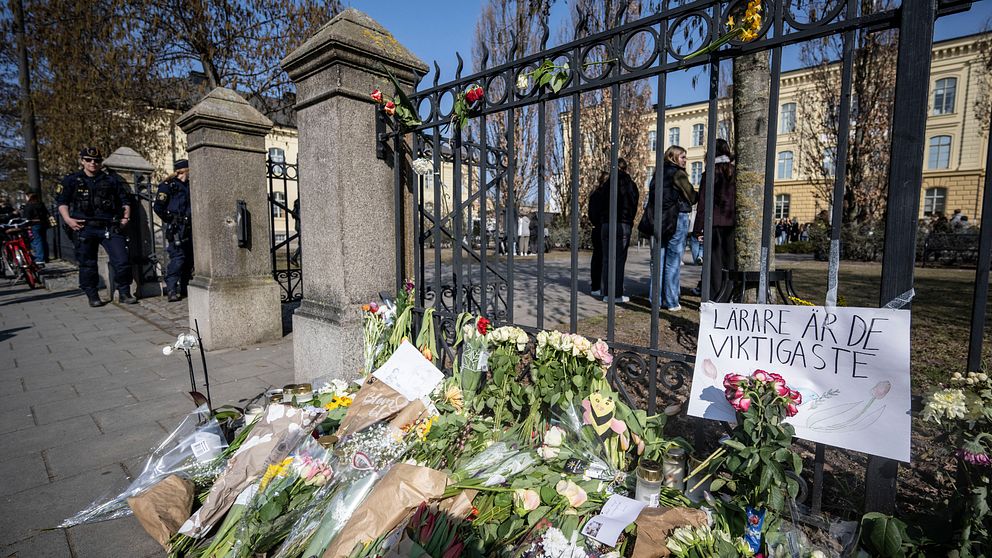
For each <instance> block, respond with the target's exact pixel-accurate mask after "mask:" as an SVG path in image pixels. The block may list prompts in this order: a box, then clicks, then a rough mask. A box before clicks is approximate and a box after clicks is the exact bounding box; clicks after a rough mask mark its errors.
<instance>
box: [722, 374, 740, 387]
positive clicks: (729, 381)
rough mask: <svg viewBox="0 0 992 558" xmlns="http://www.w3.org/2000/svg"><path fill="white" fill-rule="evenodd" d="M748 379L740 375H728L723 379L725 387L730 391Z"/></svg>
mask: <svg viewBox="0 0 992 558" xmlns="http://www.w3.org/2000/svg"><path fill="white" fill-rule="evenodd" d="M745 379H746V378H745V377H744V376H741V375H740V374H727V375H726V376H724V377H723V387H725V388H727V389H730V388H731V387H734V388H736V387H737V386H738V385H739V384H740V383H741V382H743V381H744V380H745Z"/></svg>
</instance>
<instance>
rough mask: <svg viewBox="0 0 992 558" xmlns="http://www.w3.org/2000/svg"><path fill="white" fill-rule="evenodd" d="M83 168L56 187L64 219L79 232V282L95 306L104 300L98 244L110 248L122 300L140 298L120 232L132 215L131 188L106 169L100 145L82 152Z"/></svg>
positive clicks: (118, 292)
mask: <svg viewBox="0 0 992 558" xmlns="http://www.w3.org/2000/svg"><path fill="white" fill-rule="evenodd" d="M79 162H80V166H82V170H80V171H78V172H74V173H72V174H70V175H68V176H66V177H65V178H63V179H62V182H61V183H60V184H59V185H58V186H57V187H56V189H55V203H56V204H57V205H58V209H59V214H60V215H61V216H62V221H63V222H64V223H65V224H66V226H68V227H69V228H70V229H72V230H73V231H75V233H76V260H77V261H78V262H79V288H80V289H82V291H83V292H84V293H86V296H87V298H89V301H90V306H92V307H97V306H102V305H103V304H104V303H103V301H102V300H101V299H100V295H99V293H98V291H97V287H98V284H99V281H100V277H99V275H98V273H97V263H96V257H97V250H98V249H99V247H100V246H103V249H104V250H106V251H107V256H108V257H109V258H110V265H111V267H112V268H113V272H114V284H115V285H116V286H117V295H118V300H119V301H120V302H122V303H124V304H136V303H137V302H138V299H137V298H135V297H134V296H132V295H131V264H130V259H129V258H128V251H127V237H125V236H124V234H123V233H122V232H121V231H122V229H123V228H124V227H126V226H127V224H128V222H129V221H130V217H131V206H130V200H129V198H128V189H127V186H126V185H125V184H124V181H123V180H122V179H121V178H120V177H119V176H117V175H116V174H111V173H108V172H107V171H105V170H103V155H102V154H101V153H100V150H99V149H97V148H95V147H84V148H83V149H82V150H81V151H80V152H79Z"/></svg>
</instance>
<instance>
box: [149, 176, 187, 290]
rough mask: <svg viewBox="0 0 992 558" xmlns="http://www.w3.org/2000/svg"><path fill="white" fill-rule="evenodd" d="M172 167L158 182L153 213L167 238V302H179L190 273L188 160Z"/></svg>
mask: <svg viewBox="0 0 992 558" xmlns="http://www.w3.org/2000/svg"><path fill="white" fill-rule="evenodd" d="M172 168H173V170H174V171H175V172H174V173H173V175H172V176H170V177H169V178H167V179H166V180H165V182H163V183H161V184H159V185H158V197H156V198H155V205H154V210H155V214H156V215H158V216H159V218H160V219H162V222H163V223H165V238H166V240H168V242H169V246H168V248H166V250H167V251H168V252H169V267H168V269H167V270H166V274H165V290H166V294H168V295H169V302H179V299H180V296H186V286H187V285H188V284H189V279H190V277H191V276H192V275H193V234H192V232H193V230H192V226H191V221H190V219H191V216H192V211H191V209H190V200H189V161H187V160H186V159H182V160H180V161H176V162H175V164H174V165H173V167H172Z"/></svg>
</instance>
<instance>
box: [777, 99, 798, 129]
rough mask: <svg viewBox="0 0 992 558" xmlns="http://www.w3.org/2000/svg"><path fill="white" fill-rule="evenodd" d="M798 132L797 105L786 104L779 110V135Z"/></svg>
mask: <svg viewBox="0 0 992 558" xmlns="http://www.w3.org/2000/svg"><path fill="white" fill-rule="evenodd" d="M795 131H796V103H785V104H783V105H782V106H781V108H780V109H779V117H778V133H780V134H791V133H793V132H795Z"/></svg>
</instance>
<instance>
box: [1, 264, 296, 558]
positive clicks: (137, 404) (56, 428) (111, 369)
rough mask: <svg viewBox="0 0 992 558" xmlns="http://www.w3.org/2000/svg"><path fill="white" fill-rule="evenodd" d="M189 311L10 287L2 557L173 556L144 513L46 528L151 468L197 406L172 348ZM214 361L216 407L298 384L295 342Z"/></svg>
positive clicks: (4, 334) (5, 330)
mask: <svg viewBox="0 0 992 558" xmlns="http://www.w3.org/2000/svg"><path fill="white" fill-rule="evenodd" d="M183 308H185V304H171V305H170V304H168V303H166V302H164V299H163V300H161V301H160V300H157V299H152V300H145V301H142V303H141V304H139V305H137V306H134V307H130V308H128V310H126V311H125V310H124V309H123V308H122V307H119V306H116V305H107V306H105V307H103V308H89V306H88V305H87V303H86V298H85V297H84V296H82V294H81V293H80V292H79V291H78V290H56V291H44V290H37V291H30V290H28V289H27V287H25V286H23V285H15V286H9V285H6V282H3V283H0V447H2V448H3V451H2V452H0V479H3V480H2V482H0V498H2V502H3V504H2V508H3V509H2V511H0V525H2V526H3V527H2V529H0V558H12V557H17V558H45V557H71V558H100V557H123V556H127V557H136V558H143V557H150V556H164V552H163V551H162V549H161V548H160V547H159V546H158V545H157V543H155V542H154V541H153V540H152V539H151V537H149V536H148V535H146V534H145V532H144V530H143V529H142V528H141V526H140V525H139V524H138V522H137V521H136V520H135V519H134V518H133V517H128V518H125V519H118V520H114V521H108V522H104V523H98V524H95V525H84V526H79V527H74V528H71V529H65V530H62V529H54V530H45V529H48V528H52V527H54V526H55V525H57V524H58V523H59V522H60V521H61V520H63V519H64V518H66V517H69V516H71V515H72V514H74V513H75V512H77V511H79V510H80V509H82V508H84V507H86V506H87V505H89V504H90V503H91V502H92V501H93V500H95V499H97V498H99V497H100V496H101V495H103V494H105V493H107V492H108V491H109V490H110V489H111V488H113V487H120V486H121V485H122V484H124V483H126V479H127V477H128V475H133V474H136V473H138V472H140V470H141V467H142V466H143V463H144V461H143V459H144V457H145V455H146V454H147V453H148V452H149V451H150V450H151V448H152V447H154V446H155V445H157V444H158V443H159V442H160V441H161V440H162V439H163V438H164V437H165V435H166V434H167V433H168V432H169V431H170V430H171V429H172V428H174V427H175V425H176V424H177V422H178V419H179V417H181V416H182V415H184V414H185V413H187V412H188V411H190V410H191V409H192V407H193V405H192V402H191V399H190V398H189V396H188V395H187V394H186V392H187V391H188V390H189V375H188V372H187V369H186V361H185V359H184V358H182V357H181V356H180V355H172V356H170V357H166V356H164V355H163V354H162V351H161V349H162V346H163V345H165V344H167V343H169V342H171V341H173V340H174V339H175V335H176V333H177V332H178V330H179V329H181V328H182V327H184V325H185V323H186V317H185V313H184V312H183V311H182V310H183ZM207 362H208V365H209V366H210V379H211V392H212V396H213V400H214V403H215V404H223V403H236V402H237V401H238V400H240V399H243V398H247V397H250V396H252V395H254V394H256V393H258V392H260V391H262V390H264V389H265V388H267V387H269V386H271V385H276V386H281V385H284V384H286V383H288V382H290V381H291V380H292V375H293V374H292V363H293V355H292V341H291V339H290V338H284V339H283V340H282V341H280V342H279V343H275V344H271V345H265V346H259V347H252V348H250V349H247V350H227V351H210V352H208V353H207ZM196 370H197V373H198V378H201V379H202V376H200V368H199V363H198V362H197V368H196Z"/></svg>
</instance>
